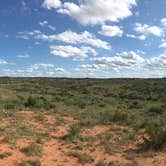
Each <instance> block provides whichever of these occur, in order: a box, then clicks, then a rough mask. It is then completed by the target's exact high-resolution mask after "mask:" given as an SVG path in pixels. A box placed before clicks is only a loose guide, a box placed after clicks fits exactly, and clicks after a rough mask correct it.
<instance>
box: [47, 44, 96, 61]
mask: <svg viewBox="0 0 166 166" xmlns="http://www.w3.org/2000/svg"><path fill="white" fill-rule="evenodd" d="M50 49H51V54H52V55H54V56H59V57H62V58H73V59H74V60H77V59H84V58H86V57H88V53H91V54H93V55H96V54H97V53H96V51H95V50H94V49H92V48H91V47H80V48H78V47H73V46H71V45H68V46H51V47H50Z"/></svg>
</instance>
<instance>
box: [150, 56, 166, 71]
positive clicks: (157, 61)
mask: <svg viewBox="0 0 166 166" xmlns="http://www.w3.org/2000/svg"><path fill="white" fill-rule="evenodd" d="M148 64H149V65H150V66H151V67H154V68H160V69H166V54H162V55H160V56H159V57H153V58H150V59H149V60H148Z"/></svg>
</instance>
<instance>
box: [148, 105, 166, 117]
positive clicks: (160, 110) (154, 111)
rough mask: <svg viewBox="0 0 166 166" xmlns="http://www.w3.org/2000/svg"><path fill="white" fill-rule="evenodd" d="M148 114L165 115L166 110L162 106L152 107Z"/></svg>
mask: <svg viewBox="0 0 166 166" xmlns="http://www.w3.org/2000/svg"><path fill="white" fill-rule="evenodd" d="M148 113H149V114H151V115H157V114H162V113H164V109H163V108H162V107H160V106H151V107H150V108H149V109H148Z"/></svg>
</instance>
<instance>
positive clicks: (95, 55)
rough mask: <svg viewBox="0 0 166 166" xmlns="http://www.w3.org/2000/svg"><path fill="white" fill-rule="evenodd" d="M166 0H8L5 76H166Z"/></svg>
mask: <svg viewBox="0 0 166 166" xmlns="http://www.w3.org/2000/svg"><path fill="white" fill-rule="evenodd" d="M165 8H166V1H165V0H159V1H156V0H116V1H115V0H12V1H11V0H5V1H2V2H1V5H0V20H1V24H0V76H28V77H29V76H30V77H31V76H32V77H35V76H42V77H45V76H47V77H100V78H116V77H141V78H142V77H144V78H147V77H166V38H165V35H166V11H165Z"/></svg>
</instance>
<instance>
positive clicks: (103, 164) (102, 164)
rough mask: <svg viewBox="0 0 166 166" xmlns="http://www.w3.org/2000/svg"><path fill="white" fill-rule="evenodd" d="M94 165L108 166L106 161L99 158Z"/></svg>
mask: <svg viewBox="0 0 166 166" xmlns="http://www.w3.org/2000/svg"><path fill="white" fill-rule="evenodd" d="M95 166H108V165H107V163H106V162H104V161H103V160H100V161H98V162H97V163H96V165H95Z"/></svg>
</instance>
